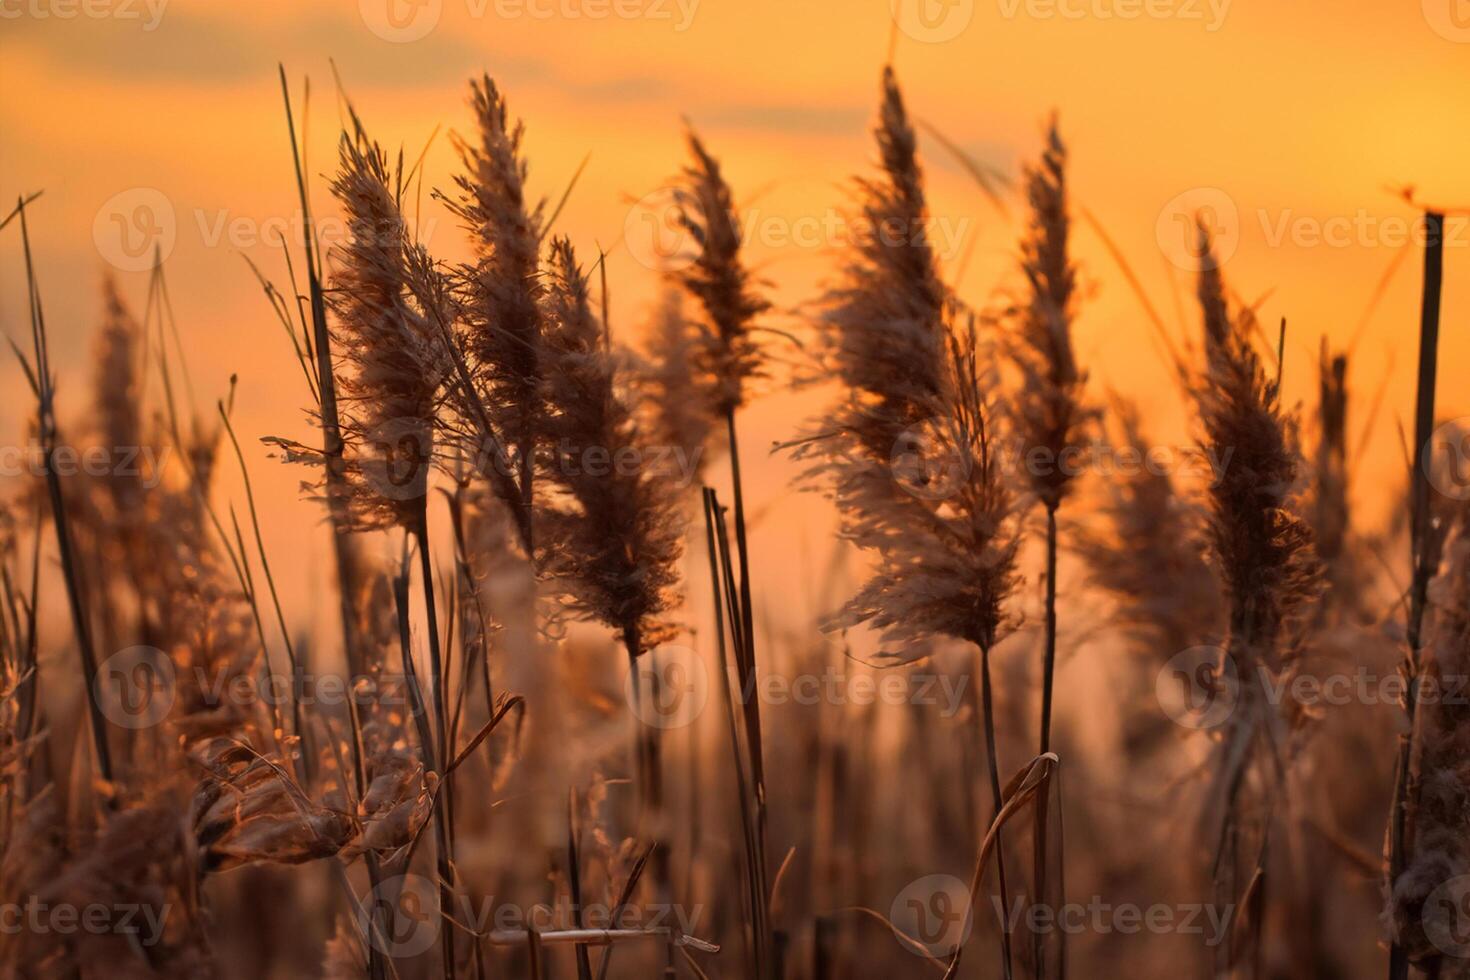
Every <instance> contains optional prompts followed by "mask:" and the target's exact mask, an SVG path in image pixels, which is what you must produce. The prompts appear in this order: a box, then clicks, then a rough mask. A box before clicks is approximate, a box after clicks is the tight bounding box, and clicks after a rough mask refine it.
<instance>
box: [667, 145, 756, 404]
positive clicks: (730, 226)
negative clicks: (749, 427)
mask: <svg viewBox="0 0 1470 980" xmlns="http://www.w3.org/2000/svg"><path fill="white" fill-rule="evenodd" d="M689 152H690V155H691V156H692V157H693V163H692V164H691V165H690V166H689V167H687V168H686V169H685V171H684V184H683V186H682V187H681V188H680V190H679V194H678V199H679V202H680V205H681V207H680V210H679V223H680V224H681V225H683V227H684V228H685V230H687V231H688V232H689V234H690V236H691V237H692V238H693V239H694V242H695V244H696V245H697V246H698V252H697V254H696V256H695V259H694V261H693V262H692V263H691V264H690V265H689V266H688V267H686V268H684V269H683V270H681V271H680V272H679V279H680V281H681V282H682V283H683V285H684V288H685V289H687V290H688V291H689V294H690V295H691V296H694V297H695V298H696V299H698V300H699V302H700V304H701V306H702V308H703V310H704V314H705V322H702V323H701V324H700V330H699V331H698V332H697V334H696V335H695V336H696V346H695V352H694V358H693V363H694V367H695V368H696V370H697V371H698V372H699V375H700V378H701V385H702V386H703V387H706V388H707V389H708V395H707V397H708V400H709V403H710V408H711V410H712V411H713V412H714V413H715V415H716V416H723V415H728V414H729V413H731V412H733V411H735V410H736V409H737V408H739V407H740V406H741V405H743V404H745V399H746V394H747V391H746V389H747V387H748V385H749V383H750V381H751V379H753V378H756V377H758V376H759V375H760V373H761V352H760V347H759V345H758V344H757V343H756V342H755V339H754V337H753V336H752V327H753V324H754V320H755V318H756V317H758V316H759V315H760V314H761V313H763V312H765V311H766V310H767V309H769V308H770V303H768V302H767V301H766V300H765V299H763V298H761V297H760V296H758V295H757V294H756V292H755V288H754V283H753V281H752V279H751V275H750V273H749V271H747V270H746V268H745V266H744V264H743V263H742V262H741V259H740V245H741V241H740V216H739V215H738V214H737V213H736V211H735V204H734V200H733V198H732V195H731V193H730V187H729V185H727V184H726V183H725V178H724V177H723V176H722V175H721V174H720V164H719V162H718V161H717V160H715V158H714V157H712V156H710V154H709V152H708V151H707V150H705V148H704V144H703V143H701V142H700V141H699V137H698V136H696V135H694V133H693V132H692V131H691V132H690V133H689Z"/></svg>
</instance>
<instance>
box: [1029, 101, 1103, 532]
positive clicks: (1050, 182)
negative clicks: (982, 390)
mask: <svg viewBox="0 0 1470 980" xmlns="http://www.w3.org/2000/svg"><path fill="white" fill-rule="evenodd" d="M1046 140H1047V144H1046V150H1045V151H1044V152H1043V153H1042V156H1041V161H1040V163H1039V164H1037V165H1036V166H1034V167H1030V168H1028V169H1027V171H1026V195H1027V198H1028V200H1029V201H1030V205H1031V214H1030V219H1029V222H1028V226H1027V230H1026V237H1025V238H1024V239H1023V240H1022V242H1021V269H1022V271H1023V272H1024V273H1025V275H1026V282H1027V287H1028V290H1027V293H1028V295H1027V301H1026V303H1025V305H1024V306H1022V307H1021V308H1020V309H1019V310H1017V311H1016V315H1015V319H1016V322H1017V329H1016V331H1015V334H1014V336H1013V337H1012V343H1011V353H1012V357H1013V358H1014V360H1015V362H1016V364H1017V366H1019V368H1020V369H1021V375H1022V384H1021V386H1020V388H1019V390H1018V392H1017V394H1016V397H1015V400H1014V409H1013V411H1014V414H1015V427H1016V434H1017V435H1018V436H1019V437H1020V438H1021V440H1022V443H1023V445H1024V448H1025V449H1026V451H1027V452H1028V453H1029V452H1030V451H1032V450H1035V449H1043V450H1045V451H1046V452H1047V453H1048V455H1049V457H1050V459H1051V460H1052V461H1053V462H1055V461H1056V460H1058V459H1060V458H1062V454H1063V452H1064V451H1065V450H1066V449H1067V447H1068V446H1069V445H1070V444H1071V443H1072V440H1073V439H1074V437H1075V435H1076V432H1077V429H1078V427H1079V426H1081V425H1083V424H1084V423H1085V422H1086V421H1087V419H1088V418H1089V416H1090V413H1089V412H1088V411H1087V409H1086V408H1085V407H1084V406H1083V404H1082V389H1083V386H1084V385H1085V384H1086V381H1087V375H1086V374H1085V373H1084V372H1083V371H1081V370H1080V369H1079V368H1078V366H1077V360H1076V357H1075V356H1074V354H1073V351H1072V319H1073V316H1074V313H1075V310H1074V307H1075V303H1076V293H1077V270H1076V269H1075V268H1074V267H1073V265H1072V260H1071V258H1070V257H1069V254H1068V251H1067V240H1068V235H1069V233H1070V230H1071V219H1070V217H1069V215H1068V211H1067V175H1066V170H1067V148H1066V146H1064V145H1063V143H1062V139H1061V136H1060V134H1059V133H1058V132H1057V124H1056V120H1055V119H1053V120H1052V122H1051V125H1050V126H1049V127H1048V128H1047V134H1046ZM1073 475H1074V474H1073V471H1072V470H1071V469H1070V468H1068V467H1064V466H1057V465H1052V466H1038V467H1033V468H1031V469H1030V470H1029V472H1028V477H1029V480H1030V484H1031V489H1032V490H1033V492H1035V494H1036V496H1037V497H1038V498H1039V499H1040V500H1041V502H1042V504H1043V505H1044V506H1045V507H1046V508H1047V510H1053V511H1054V510H1056V508H1057V507H1058V505H1060V504H1061V502H1062V498H1063V497H1064V496H1066V494H1067V492H1068V490H1069V489H1070V486H1071V482H1072V477H1073Z"/></svg>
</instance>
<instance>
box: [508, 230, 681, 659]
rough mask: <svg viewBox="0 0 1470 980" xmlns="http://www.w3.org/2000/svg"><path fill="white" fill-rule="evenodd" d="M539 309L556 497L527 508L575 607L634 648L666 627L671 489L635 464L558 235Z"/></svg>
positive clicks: (628, 412)
mask: <svg viewBox="0 0 1470 980" xmlns="http://www.w3.org/2000/svg"><path fill="white" fill-rule="evenodd" d="M544 312H545V317H546V347H545V354H546V375H545V377H546V401H547V404H548V405H549V406H551V407H552V411H551V413H550V415H549V417H548V419H547V420H546V425H547V430H548V432H547V434H548V441H549V442H550V443H551V444H552V445H553V446H555V447H557V454H558V456H557V460H556V462H555V464H554V465H553V466H551V467H550V476H551V479H552V480H553V482H554V483H555V485H556V489H557V491H559V492H560V494H561V495H562V497H563V499H562V500H561V501H559V502H556V503H554V504H552V505H549V506H548V507H547V508H546V510H545V511H544V516H543V514H542V513H541V512H538V515H537V520H538V521H540V522H542V524H543V525H544V526H545V528H546V530H547V536H546V539H545V544H544V545H542V550H543V556H542V557H543V561H544V563H545V564H544V567H545V569H546V571H547V572H548V574H549V575H550V576H551V578H552V579H553V580H554V581H556V582H557V583H559V584H560V585H561V587H562V588H563V589H564V590H565V592H566V598H567V601H568V603H569V606H570V609H571V611H572V612H573V613H574V614H576V615H579V616H581V617H584V618H588V619H595V620H597V621H599V622H602V623H604V624H605V625H607V626H609V627H611V628H612V629H614V630H616V631H617V632H618V634H619V637H620V638H621V639H622V641H623V642H624V644H626V645H627V646H628V649H629V652H630V653H631V654H633V655H634V656H636V655H637V654H638V653H640V652H642V651H644V650H648V649H651V648H652V647H653V646H655V645H657V644H658V643H660V642H663V641H664V640H665V639H667V638H668V637H669V636H670V635H671V633H672V629H671V627H670V626H669V625H668V624H667V623H666V622H665V619H664V617H665V614H666V613H667V612H668V611H669V610H670V609H672V608H673V606H674V604H675V596H674V594H673V589H674V586H675V585H676V584H677V582H678V561H679V557H680V554H681V552H682V543H681V540H680V533H681V530H682V529H681V527H680V525H679V520H678V516H677V508H676V505H675V498H674V496H673V494H672V488H671V487H670V486H668V485H667V484H666V483H662V482H660V480H659V478H658V477H657V476H655V475H653V474H650V473H648V472H647V471H646V470H644V469H643V466H642V454H641V448H640V438H639V437H640V433H639V431H638V428H637V425H636V422H635V420H634V416H633V411H632V408H631V406H630V405H629V403H628V402H627V401H626V400H625V397H624V392H623V391H622V390H621V388H620V385H619V382H618V377H617V368H616V362H615V360H614V357H613V355H612V354H611V353H609V351H607V350H606V349H605V347H604V346H603V334H602V328H601V325H600V324H599V323H598V321H597V318H596V317H595V316H594V315H593V313H592V309H591V306H590V305H589V303H588V298H587V281H586V279H585V277H584V276H583V274H582V270H581V269H580V268H578V266H577V259H576V255H575V254H574V253H573V251H572V246H571V243H570V242H568V241H567V240H566V239H564V238H563V239H558V240H556V241H555V242H554V243H553V244H552V247H551V256H550V268H549V281H548V284H547V293H546V297H545V311H544ZM599 457H600V459H601V460H602V462H601V463H598V462H597V461H596V459H597V458H599ZM630 460H631V461H632V462H631V464H630Z"/></svg>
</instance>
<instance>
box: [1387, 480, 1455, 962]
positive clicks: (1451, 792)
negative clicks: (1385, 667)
mask: <svg viewBox="0 0 1470 980" xmlns="http://www.w3.org/2000/svg"><path fill="white" fill-rule="evenodd" d="M1467 516H1470V514H1467V511H1466V510H1465V508H1464V506H1463V505H1461V508H1460V511H1459V514H1458V515H1457V517H1456V520H1455V529H1454V531H1453V536H1452V537H1451V538H1450V541H1449V543H1448V546H1447V547H1446V549H1445V556H1444V565H1443V568H1442V571H1441V573H1440V575H1439V578H1438V579H1437V580H1436V581H1435V583H1434V587H1433V593H1432V595H1431V600H1432V605H1431V610H1430V613H1431V620H1430V629H1429V643H1428V646H1427V648H1426V653H1427V654H1428V655H1429V656H1428V657H1427V663H1426V664H1425V665H1424V676H1423V677H1422V678H1421V681H1420V684H1421V690H1422V691H1424V692H1425V693H1426V695H1427V696H1426V697H1425V702H1426V703H1425V704H1424V706H1423V707H1422V708H1421V711H1422V716H1421V722H1420V726H1419V744H1420V753H1419V760H1418V765H1419V768H1418V784H1417V785H1418V790H1417V806H1416V809H1415V816H1414V822H1413V828H1414V831H1413V839H1412V841H1410V842H1409V859H1408V862H1407V864H1406V866H1405V868H1404V870H1403V872H1402V874H1400V875H1399V878H1398V880H1397V881H1394V882H1392V892H1391V894H1390V898H1389V909H1388V917H1389V919H1390V922H1391V924H1392V926H1393V929H1394V932H1395V934H1396V935H1397V937H1398V942H1399V943H1400V944H1401V945H1403V946H1404V947H1405V948H1406V949H1407V951H1408V953H1409V956H1410V958H1411V959H1412V960H1413V962H1414V963H1415V964H1416V965H1417V966H1418V967H1419V968H1420V969H1421V970H1425V971H1426V972H1427V973H1428V974H1429V975H1431V976H1463V975H1464V969H1463V966H1462V965H1461V964H1462V963H1463V961H1461V960H1457V959H1451V958H1448V957H1447V954H1453V953H1454V952H1455V949H1454V947H1453V945H1450V946H1449V948H1446V945H1447V942H1448V943H1450V944H1453V943H1456V942H1459V941H1460V938H1461V937H1460V929H1459V927H1458V921H1457V920H1458V919H1459V917H1460V916H1461V915H1463V911H1462V906H1461V905H1460V904H1459V895H1458V893H1454V892H1452V893H1449V894H1448V895H1446V894H1445V893H1444V892H1441V895H1442V896H1443V897H1441V898H1440V899H1438V900H1435V901H1431V900H1430V897H1431V895H1433V894H1434V892H1435V890H1436V889H1438V888H1441V887H1442V886H1444V885H1445V884H1446V882H1449V881H1451V880H1452V879H1455V878H1458V877H1460V876H1463V875H1466V874H1470V761H1467V760H1470V706H1467V705H1466V703H1465V698H1464V696H1463V693H1464V687H1465V680H1466V678H1467V677H1470V521H1467Z"/></svg>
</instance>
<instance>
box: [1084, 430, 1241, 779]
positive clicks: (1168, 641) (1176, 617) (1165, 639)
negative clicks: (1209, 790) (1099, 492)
mask: <svg viewBox="0 0 1470 980" xmlns="http://www.w3.org/2000/svg"><path fill="white" fill-rule="evenodd" d="M1111 414H1112V416H1113V418H1114V419H1115V420H1116V422H1117V425H1118V428H1119V430H1120V436H1121V438H1120V439H1119V440H1118V442H1117V452H1116V453H1115V454H1114V455H1115V456H1118V457H1119V458H1121V454H1122V453H1123V452H1124V451H1127V452H1129V453H1131V458H1132V459H1135V460H1146V459H1147V458H1148V457H1147V455H1146V454H1147V452H1148V447H1149V441H1148V439H1147V437H1146V435H1145V433H1144V430H1143V425H1142V422H1141V421H1140V419H1139V412H1138V408H1137V406H1135V405H1132V404H1130V403H1127V402H1121V401H1120V402H1117V403H1116V404H1115V405H1114V407H1113V408H1112V411H1111ZM1098 517H1099V520H1097V521H1096V522H1089V523H1087V524H1085V525H1082V526H1079V527H1078V528H1077V529H1076V532H1075V535H1074V537H1073V539H1072V545H1071V546H1072V548H1073V550H1074V551H1076V553H1077V554H1078V555H1079V556H1080V557H1081V558H1082V560H1083V561H1084V562H1085V563H1086V564H1087V566H1088V570H1089V573H1088V580H1089V582H1090V583H1091V584H1092V585H1093V586H1095V587H1096V588H1097V589H1099V590H1102V591H1103V592H1105V593H1106V594H1108V595H1109V596H1110V597H1111V598H1112V600H1113V605H1112V607H1111V611H1110V619H1111V620H1112V621H1113V622H1114V623H1116V624H1117V625H1118V626H1119V627H1121V628H1122V630H1123V631H1124V633H1125V635H1126V636H1127V638H1128V640H1129V642H1130V645H1131V646H1132V647H1133V648H1134V650H1135V652H1136V653H1137V655H1138V656H1139V658H1140V661H1141V662H1140V665H1139V666H1140V670H1139V674H1138V680H1139V683H1140V686H1141V687H1146V688H1147V690H1146V691H1145V690H1139V691H1138V692H1137V696H1138V698H1139V699H1140V700H1142V699H1144V698H1152V697H1153V696H1154V693H1153V685H1154V680H1155V677H1156V675H1157V673H1158V670H1159V669H1160V668H1161V667H1162V666H1163V664H1164V662H1165V661H1167V660H1168V658H1170V657H1172V656H1174V655H1175V654H1176V653H1178V652H1179V651H1181V650H1186V649H1189V648H1190V647H1194V646H1199V645H1204V644H1208V643H1213V642H1215V640H1216V638H1217V637H1218V636H1219V635H1220V633H1221V632H1222V630H1223V627H1224V607H1223V603H1222V602H1221V599H1220V585H1219V583H1218V582H1217V581H1216V578H1215V573H1214V570H1213V568H1212V567H1211V565H1210V564H1209V562H1208V561H1207V560H1206V557H1205V549H1206V542H1205V537H1204V514H1203V513H1202V511H1201V509H1200V508H1199V507H1198V506H1197V505H1196V504H1195V503H1194V502H1193V501H1192V500H1190V499H1188V498H1186V497H1185V496H1184V493H1183V492H1182V490H1181V488H1180V487H1179V486H1177V485H1176V481H1175V480H1174V478H1173V477H1172V476H1171V475H1170V474H1169V473H1167V472H1162V471H1159V470H1156V469H1154V468H1152V467H1151V466H1149V465H1139V466H1136V467H1133V468H1131V469H1130V470H1129V472H1126V473H1123V474H1120V475H1117V476H1115V478H1114V479H1111V480H1109V481H1108V482H1107V483H1106V485H1105V488H1104V496H1103V499H1102V500H1101V501H1100V502H1099V504H1098ZM1123 725H1124V737H1125V740H1126V741H1127V744H1128V746H1129V747H1130V748H1132V749H1138V750H1143V749H1146V748H1149V747H1151V746H1153V745H1157V744H1159V743H1160V741H1161V736H1162V735H1163V734H1164V733H1165V732H1168V731H1169V730H1170V729H1171V728H1172V725H1171V724H1170V722H1169V721H1168V719H1166V718H1164V717H1162V716H1159V715H1153V714H1149V713H1138V714H1137V715H1134V716H1130V717H1128V718H1125V719H1124V721H1123Z"/></svg>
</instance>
